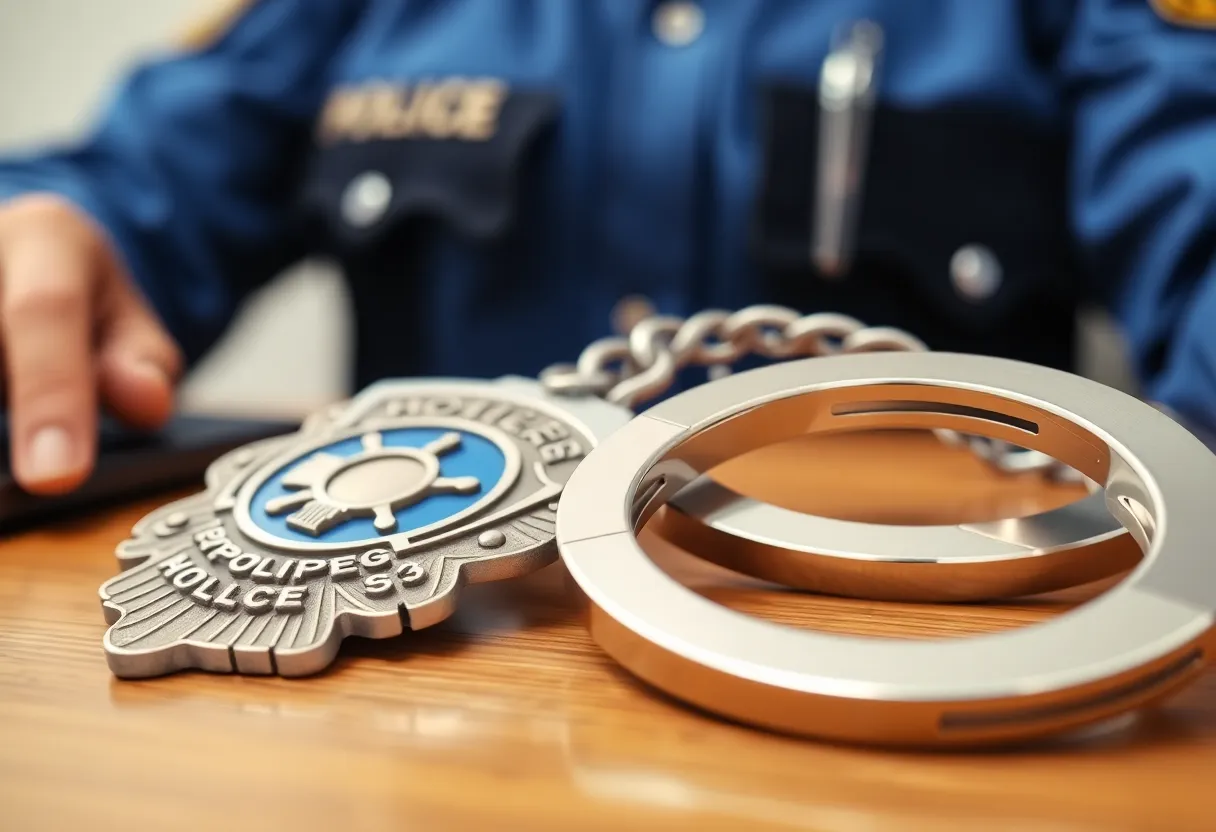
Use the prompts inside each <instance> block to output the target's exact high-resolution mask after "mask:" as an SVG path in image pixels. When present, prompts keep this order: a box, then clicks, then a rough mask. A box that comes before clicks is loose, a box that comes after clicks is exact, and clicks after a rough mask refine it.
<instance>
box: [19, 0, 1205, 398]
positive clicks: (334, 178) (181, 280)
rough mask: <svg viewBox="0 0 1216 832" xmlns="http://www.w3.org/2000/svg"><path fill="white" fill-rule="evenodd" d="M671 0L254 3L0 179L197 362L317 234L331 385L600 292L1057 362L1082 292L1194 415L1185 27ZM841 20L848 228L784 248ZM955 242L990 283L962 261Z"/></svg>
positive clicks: (1193, 155) (474, 346) (1194, 140)
mask: <svg viewBox="0 0 1216 832" xmlns="http://www.w3.org/2000/svg"><path fill="white" fill-rule="evenodd" d="M683 8H684V10H685V13H684V15H683V17H682V18H678V19H682V20H683V21H684V24H685V25H684V26H683V27H682V30H681V31H682V32H683V34H684V35H685V36H683V37H678V38H677V37H673V36H671V35H670V34H668V35H667V36H663V35H664V29H663V26H662V23H663V21H664V20H666V21H668V23H670V22H671V20H672V17H671V14H672V6H671V5H670V4H665V3H658V2H654V1H653V0H444V2H438V0H436V1H435V2H424V0H344V2H334V1H333V0H260V2H254V3H249V4H246V6H245V8H244V9H243V10H242V11H241V12H240V13H239V14H238V15H237V16H236V17H235V18H234V19H233V20H232V21H230V23H229V24H228V25H227V26H226V27H224V28H223V29H222V31H220V32H219V33H218V34H217V35H216V37H215V38H214V39H212V40H211V41H209V42H208V43H206V44H205V45H202V46H199V47H197V48H193V49H188V50H183V51H179V52H176V53H172V54H166V55H163V56H159V57H157V58H156V59H154V60H151V61H149V62H147V63H145V64H143V65H141V66H140V67H139V68H137V69H136V70H135V71H134V72H133V73H132V74H130V75H129V77H127V78H126V79H125V80H124V82H123V83H122V84H121V86H120V87H119V88H118V89H117V91H116V94H115V96H114V97H113V99H112V101H111V102H110V104H109V106H108V108H107V109H106V110H105V112H104V117H103V118H102V119H101V120H100V121H99V123H98V124H97V126H96V129H95V131H94V132H92V134H91V135H90V136H89V137H88V138H87V139H86V140H85V141H83V142H82V143H80V144H77V145H74V146H71V147H66V148H61V149H55V150H52V151H46V152H40V153H38V154H37V155H33V156H30V157H23V158H9V159H5V160H3V161H2V163H0V196H11V195H14V194H18V193H21V192H26V191H34V190H47V191H54V192H58V193H61V194H64V195H66V196H67V197H69V198H71V199H72V200H74V201H75V202H76V203H77V204H79V205H80V206H81V207H83V208H84V209H85V210H86V211H87V212H88V213H90V214H91V215H93V216H94V217H95V218H96V219H97V220H98V221H99V223H100V224H101V225H102V226H103V227H104V228H105V229H106V230H107V231H108V233H109V234H110V235H111V237H112V239H113V241H114V243H115V245H116V246H117V248H118V250H119V251H120V252H121V254H122V256H123V257H124V258H125V262H126V263H127V265H128V267H129V269H130V270H131V272H132V274H133V275H134V276H135V278H136V279H137V280H138V282H139V284H140V286H141V287H142V288H143V290H144V292H145V293H146V294H147V296H148V297H149V299H150V300H151V302H152V303H153V304H154V306H155V308H156V309H157V310H158V311H159V313H160V314H161V316H162V317H163V319H164V320H165V321H166V323H167V325H168V326H169V328H170V329H171V331H172V332H173V333H174V335H175V336H176V337H177V338H178V339H179V341H180V343H181V344H182V346H183V347H184V349H185V350H186V352H187V354H188V355H189V357H190V358H192V359H193V358H197V357H198V356H199V355H200V354H202V353H203V352H204V351H205V350H207V349H208V348H209V347H210V346H211V345H212V344H213V343H214V341H215V340H216V338H217V337H218V336H219V335H220V334H221V333H222V331H223V329H224V327H225V326H226V325H227V324H228V323H229V321H230V319H231V318H232V316H233V313H234V310H235V309H236V307H237V306H238V304H239V303H240V302H241V301H242V300H243V298H245V297H246V296H247V295H248V294H249V293H250V292H251V291H252V290H253V289H255V288H257V287H258V286H259V285H260V284H262V283H263V282H265V281H266V280H268V279H269V278H271V277H272V276H273V275H275V274H276V273H277V272H279V271H280V270H281V269H282V268H284V267H285V266H287V265H289V264H291V263H292V262H294V261H296V260H299V259H301V258H303V257H305V256H310V255H323V256H329V257H333V258H336V259H337V260H338V261H339V262H340V264H341V265H342V266H343V268H344V270H345V273H346V274H347V276H348V279H349V282H350V285H351V289H352V294H353V298H354V307H355V315H356V331H357V333H358V334H357V355H358V363H359V372H358V373H357V376H356V379H357V381H358V383H359V385H360V386H362V385H363V384H366V383H368V382H370V381H372V380H374V379H375V378H378V377H382V376H387V375H410V374H444V375H448V374H451V375H472V376H489V375H496V374H500V373H535V372H537V371H539V370H540V369H541V368H542V367H544V366H545V365H547V364H549V363H551V362H556V361H568V360H572V359H573V358H575V357H576V356H577V354H578V351H579V350H580V349H581V348H582V346H583V345H584V344H585V343H587V342H589V341H590V340H592V339H594V338H596V337H599V336H602V335H604V334H607V332H608V327H609V319H610V310H611V309H612V307H613V305H614V304H615V303H616V302H617V301H618V300H619V299H620V298H621V297H623V296H626V295H630V294H642V295H645V296H647V297H649V298H651V299H652V300H653V301H654V303H655V305H656V306H657V307H658V308H659V309H660V310H661V311H664V312H670V313H674V314H688V313H691V312H694V311H696V310H698V309H701V308H705V307H717V308H726V309H731V308H737V307H739V306H742V305H744V304H749V303H755V302H778V303H785V304H788V305H793V306H796V307H798V308H800V309H801V310H802V311H805V312H812V311H821V310H823V311H838V312H845V313H849V314H853V315H855V316H857V317H859V318H861V319H863V320H864V321H866V322H867V323H871V324H891V325H898V326H904V327H907V328H909V329H912V330H913V331H914V332H915V333H916V334H917V335H919V336H920V337H921V338H922V339H924V340H925V341H926V342H928V344H929V345H930V347H932V348H935V349H950V350H964V351H971V352H988V353H992V354H1001V355H1008V356H1012V357H1017V358H1023V359H1025V360H1031V361H1037V362H1041V363H1045V364H1052V365H1056V366H1062V367H1070V366H1071V362H1072V347H1071V344H1072V339H1073V331H1072V318H1073V314H1074V311H1075V308H1076V306H1077V304H1079V303H1082V302H1085V301H1088V300H1093V301H1097V302H1101V303H1105V304H1107V305H1109V307H1110V308H1111V309H1113V310H1114V312H1115V314H1116V315H1117V317H1118V319H1119V320H1120V322H1121V324H1122V326H1123V327H1124V330H1125V332H1126V334H1127V337H1128V338H1129V340H1130V343H1131V345H1132V348H1133V351H1134V358H1135V362H1136V367H1137V369H1138V370H1139V372H1140V374H1141V376H1142V378H1143V380H1144V382H1145V385H1146V393H1147V394H1148V395H1150V396H1152V397H1153V398H1156V399H1159V400H1161V401H1163V402H1165V403H1166V404H1169V405H1171V406H1173V407H1174V408H1175V409H1177V410H1178V411H1179V412H1182V413H1190V414H1193V415H1211V414H1216V361H1214V358H1216V331H1214V325H1213V322H1214V321H1216V281H1214V280H1213V271H1214V270H1216V33H1214V32H1213V31H1208V30H1203V29H1200V28H1191V27H1187V26H1185V25H1178V24H1176V23H1171V22H1167V21H1166V20H1165V19H1163V17H1162V16H1161V15H1159V14H1158V13H1157V12H1156V11H1155V10H1154V8H1153V7H1152V6H1151V4H1150V0H1075V2H1065V1H1064V0H1057V1H1055V2H1053V0H1037V1H1035V0H1025V1H1024V2H1023V0H983V2H976V0H919V2H907V0H886V1H885V2H884V1H883V0H772V1H769V2H740V1H739V0H700V2H699V3H698V4H697V5H696V6H695V7H693V9H692V10H693V11H694V12H695V11H699V12H700V15H701V16H700V17H697V16H696V15H693V16H692V17H690V16H689V12H688V9H689V8H690V7H688V6H685V7H683ZM677 11H678V9H677ZM665 15H666V17H664V16H665ZM863 18H864V19H868V20H870V21H873V22H874V23H876V24H877V25H878V26H879V27H881V30H882V31H883V33H884V48H883V52H882V58H881V65H880V71H879V73H878V81H877V84H876V91H877V97H876V103H875V108H874V111H873V116H872V119H871V129H870V140H869V150H868V156H867V161H866V165H865V177H864V185H863V187H862V190H861V198H860V204H861V209H860V215H859V219H858V222H857V250H856V256H855V258H854V262H853V266H852V268H851V270H850V271H849V272H848V273H847V274H845V275H843V276H836V277H829V276H825V275H824V274H822V273H821V270H820V269H818V268H817V267H816V265H815V264H814V263H813V262H812V259H811V258H810V257H809V254H808V252H809V251H810V234H811V231H810V229H811V228H812V225H813V221H814V219H815V208H814V204H815V198H814V194H815V193H816V188H817V187H819V185H818V184H817V183H818V179H817V177H818V176H819V172H818V170H817V168H816V162H815V160H816V146H817V141H818V139H817V136H818V132H817V130H818V128H817V124H818V123H819V120H820V116H821V114H822V113H821V108H820V106H819V104H818V86H819V81H820V74H821V70H822V67H823V63H824V59H825V56H826V55H827V54H828V50H829V48H830V47H831V45H832V37H833V33H834V32H836V31H838V30H839V28H840V27H841V26H842V25H843V24H848V23H850V22H852V21H856V20H859V19H863ZM677 41H679V42H677ZM977 246H978V247H981V248H980V249H978V250H980V251H983V252H986V253H988V254H990V255H991V257H992V258H993V260H994V262H995V263H996V264H998V266H999V269H998V273H999V276H1000V279H999V280H998V281H996V282H990V283H989V284H988V285H987V288H985V289H984V290H983V291H982V292H979V293H978V294H977V293H976V292H970V293H968V292H965V291H960V285H959V284H958V282H957V280H955V279H953V278H952V272H951V262H952V258H955V257H957V256H958V254H959V252H960V251H964V250H972V251H975V250H977V249H976V248H975V247H977ZM969 247H970V248H969ZM1205 321H1207V322H1208V323H1206V324H1205V323H1204V322H1205Z"/></svg>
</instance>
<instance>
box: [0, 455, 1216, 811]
mask: <svg viewBox="0 0 1216 832" xmlns="http://www.w3.org/2000/svg"><path fill="white" fill-rule="evenodd" d="M718 476H719V477H720V478H721V479H722V480H723V481H724V482H726V483H727V484H729V485H731V486H732V487H734V488H736V489H739V490H741V491H744V492H746V493H748V494H751V495H752V496H757V497H762V498H764V499H769V500H772V501H774V502H778V503H780V504H782V505H785V506H787V507H789V508H795V509H801V510H806V511H815V512H817V513H821V514H827V515H831V516H836V517H845V518H852V519H866V520H872V521H876V522H947V521H961V520H978V519H995V518H997V517H1000V516H1011V515H1015V514H1026V513H1031V512H1033V511H1035V510H1039V509H1042V508H1047V507H1052V506H1056V505H1061V504H1063V503H1066V502H1068V501H1070V500H1072V499H1075V498H1076V497H1077V496H1078V492H1077V491H1076V490H1074V489H1070V488H1064V487H1059V486H1057V487H1045V486H1042V485H1040V484H1038V483H1037V482H1036V481H1035V480H1034V479H1033V478H1025V477H1022V478H999V477H996V476H994V475H993V474H991V473H989V472H987V471H986V470H985V469H984V468H983V467H982V466H980V465H979V464H978V463H977V462H975V461H974V460H973V459H972V458H970V457H969V456H968V455H967V454H966V453H965V452H962V451H956V450H947V449H943V448H942V447H941V446H939V445H938V444H937V443H936V442H935V441H934V440H933V439H932V438H931V437H928V436H925V435H923V434H916V435H908V434H883V435H873V436H848V437H834V438H831V439H826V440H822V439H821V440H817V441H813V442H812V441H803V442H798V443H793V444H791V445H788V446H785V447H782V448H770V449H766V450H765V451H760V452H757V453H755V454H752V455H749V457H747V458H744V459H740V460H738V461H736V462H733V463H731V464H730V465H729V466H726V467H725V468H724V469H723V470H722V471H720V472H719V473H718ZM173 496H177V495H165V496H164V498H163V499H162V500H157V501H153V502H148V503H141V504H139V505H133V506H128V507H124V508H120V509H117V510H113V511H110V512H108V513H104V514H100V515H96V516H93V517H88V518H82V519H80V520H78V521H77V522H74V523H71V524H66V523H65V524H61V525H59V526H57V527H55V528H51V529H43V530H38V531H33V532H27V533H24V534H20V535H17V536H12V537H8V538H5V539H3V540H0V829H3V830H69V829H90V830H97V829H124V830H128V829H157V830H160V829H165V830H170V829H172V830H177V829H209V830H217V829H218V830H224V829H229V828H231V829H243V828H256V829H261V830H277V829H291V830H303V829H307V830H312V829H318V830H321V829H325V830H329V829H341V830H395V831H396V830H414V829H419V830H461V832H464V830H470V831H471V830H498V829H520V830H590V829H596V830H598V829H627V830H640V829H663V830H667V829H731V830H763V829H811V830H831V831H832V832H837V830H839V832H874V831H875V830H901V831H902V830H934V832H953V830H1042V832H1064V830H1069V831H1072V832H1080V830H1086V832H1088V831H1089V830H1104V832H1105V831H1106V830H1170V832H1181V831H1182V830H1207V831H1210V830H1214V829H1216V674H1212V673H1208V674H1207V675H1205V676H1203V677H1202V678H1201V679H1200V680H1199V681H1198V682H1197V683H1196V684H1194V685H1192V686H1191V687H1189V688H1188V689H1186V690H1185V691H1183V692H1182V693H1181V694H1179V695H1178V696H1176V697H1175V698H1173V699H1172V700H1170V701H1169V702H1168V703H1166V705H1165V706H1163V707H1161V708H1159V709H1157V710H1156V711H1154V712H1152V713H1145V714H1140V715H1138V716H1136V717H1135V718H1129V719H1126V720H1121V721H1120V722H1119V723H1117V724H1116V725H1113V726H1108V727H1106V728H1104V729H1103V730H1101V731H1094V732H1090V733H1088V734H1086V735H1084V736H1079V737H1071V738H1067V739H1060V740H1056V741H1053V742H1050V743H1044V744H1038V745H1034V746H1030V747H1022V748H1017V749H1004V750H1001V751H988V752H982V753H976V752H967V753H958V752H952V753H942V754H931V753H907V752H886V751H876V750H872V749H864V748H854V747H842V746H830V745H825V744H820V743H815V742H810V741H805V740H797V739H791V738H787V737H782V736H775V735H771V734H766V733H763V732H760V731H757V730H753V729H750V728H747V727H743V726H738V725H731V724H726V723H724V722H722V721H720V720H718V719H716V718H714V717H711V716H707V715H704V714H701V713H697V712H693V711H691V710H689V709H687V708H685V707H683V706H682V705H680V704H678V703H676V702H674V701H671V700H669V699H667V698H666V697H664V696H663V695H661V694H659V693H657V692H655V691H653V690H650V689H647V688H645V687H644V686H642V685H640V684H639V683H637V682H636V681H634V680H633V678H632V677H630V676H628V675H627V674H625V673H623V672H622V671H620V670H619V669H618V668H617V667H616V666H615V665H614V664H613V663H612V662H611V661H609V660H608V659H606V658H605V657H604V656H603V655H602V654H601V653H600V652H599V651H598V650H597V648H596V646H595V645H594V644H593V643H592V642H591V641H590V640H589V639H588V637H587V635H586V634H585V632H584V630H583V629H582V626H581V622H580V617H579V611H578V610H577V609H576V608H575V607H574V606H572V602H571V600H570V599H569V597H568V596H567V594H566V592H565V582H564V577H565V576H564V574H563V572H562V569H561V567H560V565H556V566H553V567H550V568H548V569H545V570H544V571H542V572H540V573H537V574H535V575H533V576H530V577H528V578H523V579H519V580H516V581H511V582H506V583H502V584H493V585H483V586H478V587H474V588H472V589H471V590H470V591H468V592H467V594H466V595H465V596H464V599H463V603H462V607H461V610H460V612H459V613H458V614H457V615H456V616H455V617H454V618H452V619H450V620H449V621H447V622H445V623H444V624H442V625H439V626H437V627H435V628H432V629H430V630H426V631H422V632H418V633H409V634H406V635H404V636H402V637H399V638H396V639H391V640H387V641H367V640H361V639H352V640H349V641H348V642H347V643H346V645H345V647H344V649H343V651H342V653H341V655H340V657H339V659H338V661H337V662H336V664H335V665H334V666H333V667H332V668H331V669H330V670H329V671H327V672H326V673H324V674H321V675H319V676H315V677H312V678H308V679H296V680H284V679H277V678H251V677H245V678H242V677H234V676H226V675H211V674H205V673H198V672H190V673H181V674H178V675H174V676H170V677H165V678H161V679H155V680H149V681H140V682H123V681H118V680H116V679H114V678H112V676H111V675H110V673H109V671H108V669H107V667H106V664H105V660H104V658H103V656H102V652H101V637H102V634H103V632H104V629H105V625H104V623H103V619H102V612H101V606H100V603H99V601H98V596H97V589H98V586H99V585H100V584H101V583H102V581H104V580H105V579H106V578H107V577H109V576H110V575H111V574H112V572H113V570H114V569H115V562H114V558H113V550H114V547H115V545H116V544H117V543H118V542H119V541H120V540H121V539H122V538H123V537H124V536H125V535H126V533H127V532H128V531H129V529H130V527H131V525H132V524H133V523H134V522H135V521H136V520H137V519H138V518H139V516H140V515H141V514H143V513H144V512H145V511H147V510H148V509H150V508H152V507H153V505H155V504H156V503H159V502H162V501H163V500H165V499H169V498H170V497H173ZM647 547H648V550H649V551H650V552H651V553H652V555H653V556H654V557H655V558H656V559H658V560H660V562H662V563H663V564H664V565H665V566H666V567H667V568H668V569H669V570H670V571H671V572H672V573H673V574H677V575H679V576H681V578H682V579H683V580H685V581H686V582H687V583H688V584H689V585H691V586H693V587H695V588H696V589H697V590H698V591H700V592H702V593H704V594H706V595H707V596H709V597H712V598H714V599H716V600H718V601H720V602H721V603H724V604H727V605H729V606H731V607H734V608H736V609H740V610H746V611H748V612H751V613H754V614H756V615H761V616H764V617H766V618H770V619H773V620H776V621H781V622H784V623H787V624H790V625H794V626H801V627H813V628H817V629H821V630H827V631H834V632H851V633H866V634H873V635H889V636H895V637H929V638H939V637H958V636H963V635H966V634H970V633H977V632H983V631H991V630H997V629H1001V628H1008V627H1017V626H1023V625H1026V624H1030V623H1033V622H1035V621H1039V620H1042V619H1043V618H1045V617H1047V616H1050V615H1054V614H1057V613H1059V612H1060V611H1062V610H1066V609H1068V608H1069V607H1070V606H1072V605H1074V604H1076V603H1078V602H1081V601H1083V600H1084V599H1085V598H1087V597H1091V596H1092V595H1093V594H1094V593H1095V592H1098V591H1100V590H1101V589H1103V587H1089V588H1084V589H1081V590H1073V591H1069V592H1067V593H1062V594H1059V595H1057V596H1053V597H1047V598H1043V597H1041V598H1036V599H1028V600H1021V601H1017V602H1010V603H1005V604H999V605H988V606H977V605H967V606H955V607H930V606H915V605H898V604H879V603H867V602H859V601H846V600H837V599H828V598H817V597H810V596H805V595H801V594H798V593H793V592H784V591H780V590H778V589H776V588H774V587H770V586H765V585H762V584H759V583H757V582H754V581H748V580H744V579H741V578H739V577H737V576H732V575H731V574H730V573H726V572H724V571H722V570H718V569H715V568H710V567H707V566H704V565H701V564H700V563H699V562H697V561H695V560H693V559H691V558H690V557H689V556H688V555H687V554H685V553H681V552H679V551H676V550H674V549H672V548H671V547H669V546H665V545H663V544H662V543H661V542H660V541H656V540H654V538H653V536H652V535H650V536H648V539H647ZM1129 626H1130V624H1129Z"/></svg>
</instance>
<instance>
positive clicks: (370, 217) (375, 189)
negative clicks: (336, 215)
mask: <svg viewBox="0 0 1216 832" xmlns="http://www.w3.org/2000/svg"><path fill="white" fill-rule="evenodd" d="M392 198H393V186H392V183H390V182H389V181H388V177H386V176H385V175H384V174H382V173H375V172H369V173H363V174H360V175H359V176H356V177H355V178H354V179H352V180H351V182H350V184H349V185H347V186H346V190H345V191H344V192H343V193H342V218H343V219H345V220H346V222H347V223H348V224H350V225H352V226H354V227H355V228H366V227H368V226H369V225H371V224H373V223H374V222H376V221H377V220H379V219H380V218H381V217H383V216H384V212H385V211H387V210H388V204H389V202H390V201H391V200H392Z"/></svg>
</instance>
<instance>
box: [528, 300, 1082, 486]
mask: <svg viewBox="0 0 1216 832" xmlns="http://www.w3.org/2000/svg"><path fill="white" fill-rule="evenodd" d="M928 349H929V348H928V346H926V345H925V343H924V342H922V341H921V340H920V339H919V338H917V337H915V336H914V335H911V334H910V333H907V332H904V331H903V330H901V329H896V328H894V327H882V326H873V327H871V326H866V325H865V324H863V323H862V322H861V321H858V320H857V319H855V318H851V317H849V316H848V315H840V314H836V313H833V312H816V313H812V314H810V315H800V314H799V313H798V312H797V311H795V310H793V309H789V308H786V307H784V306H774V305H764V304H762V305H756V306H748V307H745V308H743V309H740V310H738V311H736V312H726V311H722V310H716V309H711V310H706V311H703V312H698V313H696V314H695V315H692V316H690V317H688V318H679V317H675V316H671V315H653V316H651V317H648V318H643V319H642V320H641V321H639V322H638V323H637V324H635V325H634V326H633V328H632V329H631V330H630V331H629V334H628V335H627V336H609V337H606V338H601V339H599V340H597V341H594V342H593V343H591V344H590V345H588V346H587V347H586V349H584V350H583V352H582V353H581V354H580V355H579V358H578V362H577V363H576V364H574V365H569V364H555V365H553V366H551V367H548V368H547V369H545V370H544V372H542V373H541V375H540V379H541V382H542V383H543V384H544V385H545V387H546V389H548V390H549V391H550V392H552V393H556V394H561V395H594V396H599V397H601V398H604V399H606V400H607V401H610V402H613V403H615V404H620V405H624V406H626V407H629V408H631V409H635V410H636V409H637V407H638V406H639V405H640V404H643V403H644V402H646V401H648V400H650V399H653V398H655V397H657V396H660V395H662V394H663V393H664V392H666V391H667V390H668V389H670V387H671V386H672V384H673V383H674V382H675V379H676V375H677V374H678V373H679V372H680V370H682V369H684V368H685V367H689V366H701V367H708V368H709V370H710V377H711V378H717V377H720V376H721V375H723V374H725V373H728V372H729V371H730V367H731V365H733V364H735V363H736V362H738V361H739V360H740V359H742V358H744V357H747V356H751V355H758V356H761V357H763V358H768V359H772V360H777V361H780V360H786V359H791V358H815V357H820V356H826V355H849V354H853V353H859V352H877V351H882V350H890V351H899V352H927V351H928ZM934 433H935V434H936V435H937V437H938V438H939V439H940V440H941V441H942V442H944V443H946V444H948V445H951V446H956V447H957V446H963V447H966V448H968V450H970V451H971V453H973V454H975V456H977V457H978V458H979V459H981V460H983V461H984V462H986V463H987V464H988V465H990V466H991V467H993V468H995V469H997V470H998V471H1001V472H1004V473H1008V474H1021V473H1028V472H1038V473H1041V474H1043V475H1045V476H1047V477H1050V478H1052V479H1056V480H1063V481H1069V482H1077V481H1081V480H1083V477H1081V476H1080V475H1079V474H1078V473H1077V472H1076V471H1074V470H1073V469H1072V468H1070V467H1069V466H1067V465H1064V464H1063V463H1060V462H1059V461H1057V460H1055V459H1053V458H1051V457H1050V456H1047V455H1046V454H1043V453H1040V452H1038V451H1032V450H1026V449H1020V448H1017V447H1015V446H1013V445H1011V444H1010V443H1008V442H1004V441H1002V440H997V439H991V438H989V437H986V436H973V435H965V434H960V433H958V432H956V431H953V430H945V429H938V430H935V431H934Z"/></svg>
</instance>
